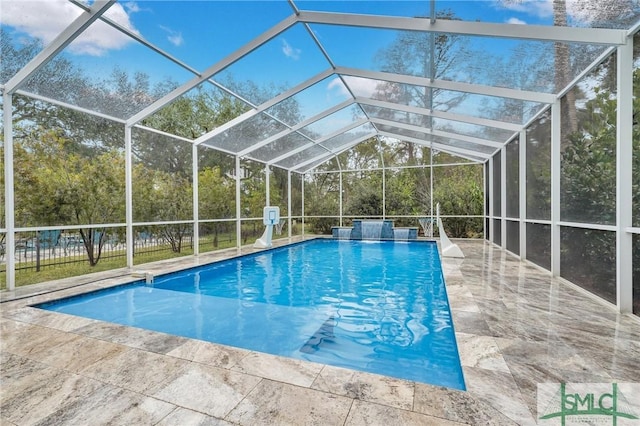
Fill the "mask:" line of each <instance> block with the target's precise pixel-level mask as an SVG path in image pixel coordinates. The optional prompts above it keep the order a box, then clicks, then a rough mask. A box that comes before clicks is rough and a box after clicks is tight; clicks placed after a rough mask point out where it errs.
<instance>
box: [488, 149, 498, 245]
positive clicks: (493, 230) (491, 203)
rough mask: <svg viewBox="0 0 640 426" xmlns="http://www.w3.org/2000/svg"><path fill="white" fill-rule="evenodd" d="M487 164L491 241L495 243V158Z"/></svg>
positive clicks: (490, 158)
mask: <svg viewBox="0 0 640 426" xmlns="http://www.w3.org/2000/svg"><path fill="white" fill-rule="evenodd" d="M487 164H488V166H489V241H491V242H493V240H494V238H493V236H494V235H495V232H496V231H495V226H493V157H489V161H487Z"/></svg>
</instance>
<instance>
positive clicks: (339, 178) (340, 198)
mask: <svg viewBox="0 0 640 426" xmlns="http://www.w3.org/2000/svg"><path fill="white" fill-rule="evenodd" d="M338 180H339V183H340V188H338V190H339V191H340V192H339V197H338V205H339V206H338V207H339V210H340V211H339V214H340V226H343V224H342V197H343V192H344V191H343V189H342V167H340V172H339V173H338Z"/></svg>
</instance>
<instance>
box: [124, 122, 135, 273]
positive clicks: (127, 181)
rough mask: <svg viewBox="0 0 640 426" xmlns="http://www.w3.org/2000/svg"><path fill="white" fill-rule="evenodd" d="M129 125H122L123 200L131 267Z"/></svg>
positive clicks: (131, 163)
mask: <svg viewBox="0 0 640 426" xmlns="http://www.w3.org/2000/svg"><path fill="white" fill-rule="evenodd" d="M131 143H132V141H131V126H124V202H125V223H126V231H125V243H126V245H127V248H126V254H127V268H133V250H134V246H133V242H134V239H133V156H132V149H131Z"/></svg>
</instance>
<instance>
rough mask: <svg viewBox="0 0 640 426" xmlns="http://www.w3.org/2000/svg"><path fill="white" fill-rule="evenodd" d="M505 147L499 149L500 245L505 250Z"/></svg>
mask: <svg viewBox="0 0 640 426" xmlns="http://www.w3.org/2000/svg"><path fill="white" fill-rule="evenodd" d="M506 218H507V146H506V145H504V146H503V147H502V148H501V149H500V245H501V246H502V248H503V249H506V248H507V219H506Z"/></svg>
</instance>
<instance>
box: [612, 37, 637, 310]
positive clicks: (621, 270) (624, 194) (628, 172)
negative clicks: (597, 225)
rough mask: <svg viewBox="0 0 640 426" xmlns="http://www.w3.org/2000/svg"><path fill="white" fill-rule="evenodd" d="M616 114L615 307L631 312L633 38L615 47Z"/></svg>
mask: <svg viewBox="0 0 640 426" xmlns="http://www.w3.org/2000/svg"><path fill="white" fill-rule="evenodd" d="M617 61H618V63H617V68H618V70H617V73H618V75H617V77H618V88H617V89H618V90H617V91H618V110H617V127H616V142H617V147H616V188H617V190H616V219H617V220H616V225H617V230H616V286H617V288H616V290H617V291H616V295H617V298H616V304H617V306H618V309H619V310H620V312H622V313H628V312H629V313H630V312H632V310H633V237H632V234H631V233H630V232H627V231H626V229H627V228H630V227H631V226H632V225H633V215H632V209H633V205H632V200H633V187H632V182H633V178H632V174H633V163H632V158H633V118H632V117H633V114H632V113H633V37H629V38H628V39H627V44H625V45H623V46H619V47H618V51H617Z"/></svg>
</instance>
